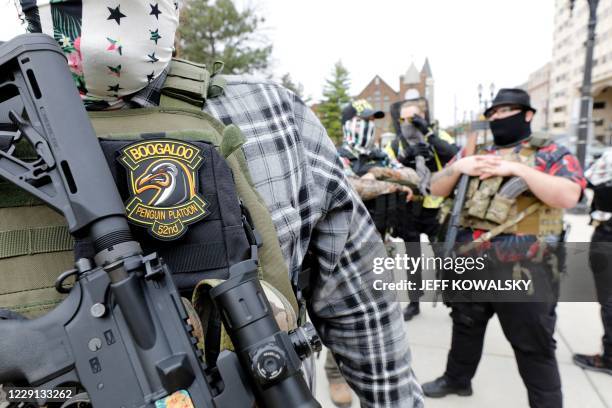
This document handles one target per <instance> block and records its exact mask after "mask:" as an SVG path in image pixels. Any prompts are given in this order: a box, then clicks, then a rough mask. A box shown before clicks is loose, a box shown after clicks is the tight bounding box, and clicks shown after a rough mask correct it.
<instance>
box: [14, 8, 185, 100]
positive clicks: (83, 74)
mask: <svg viewBox="0 0 612 408" xmlns="http://www.w3.org/2000/svg"><path fill="white" fill-rule="evenodd" d="M20 3H21V7H22V11H23V14H24V16H25V19H26V21H27V23H28V31H30V32H43V33H45V34H48V35H51V36H53V37H54V38H55V40H56V41H57V42H58V44H59V45H60V47H61V48H62V50H63V51H64V53H65V55H66V58H67V59H68V64H69V65H70V70H71V71H72V76H73V78H74V80H75V82H76V84H77V87H78V88H79V92H80V94H81V97H82V98H83V100H84V102H85V103H86V105H99V108H109V107H110V108H113V107H119V106H121V105H122V104H123V101H122V98H123V97H124V96H126V95H131V94H134V93H136V92H138V91H140V90H141V89H143V88H145V87H146V86H147V85H148V84H149V82H151V81H152V80H153V79H155V78H156V77H157V76H158V75H159V74H160V73H162V72H163V70H164V69H165V68H166V67H167V66H168V64H169V63H170V60H171V59H172V51H173V48H174V36H175V33H176V29H177V27H178V22H179V3H178V0H177V1H172V0H147V1H142V0H110V1H109V0H83V1H74V0H71V1H70V0H64V1H61V0H60V1H58V0H21V1H20Z"/></svg>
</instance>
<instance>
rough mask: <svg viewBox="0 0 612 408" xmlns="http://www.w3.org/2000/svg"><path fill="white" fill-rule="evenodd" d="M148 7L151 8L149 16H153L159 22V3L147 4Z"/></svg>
mask: <svg viewBox="0 0 612 408" xmlns="http://www.w3.org/2000/svg"><path fill="white" fill-rule="evenodd" d="M149 6H151V12H150V13H149V15H150V16H155V18H156V19H158V20H159V15H160V14H162V12H161V11H159V3H155V5H152V4H149Z"/></svg>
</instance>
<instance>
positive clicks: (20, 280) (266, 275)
mask: <svg viewBox="0 0 612 408" xmlns="http://www.w3.org/2000/svg"><path fill="white" fill-rule="evenodd" d="M223 85H224V81H223V79H222V77H220V76H218V75H215V74H213V75H212V76H211V74H210V73H209V72H208V71H207V70H206V69H205V67H204V66H203V65H199V64H194V63H190V62H187V61H181V60H173V61H172V64H171V66H170V71H169V74H168V77H167V80H166V82H165V84H164V85H163V88H162V96H161V101H160V105H159V106H158V107H154V108H142V109H127V110H118V111H108V112H107V111H104V112H91V113H90V118H91V120H92V124H93V127H94V129H95V131H96V134H97V136H98V138H99V139H100V143H101V146H102V150H103V152H104V154H105V156H106V158H107V161H108V163H109V167H110V169H111V172H112V175H113V177H114V178H115V181H116V183H117V186H118V189H119V192H120V194H121V196H122V198H123V199H124V200H125V203H126V214H127V216H128V218H129V220H130V222H131V229H132V232H133V234H134V237H135V238H136V239H137V240H138V241H139V242H140V243H141V245H142V247H143V250H144V251H145V252H151V251H157V252H158V253H159V254H160V255H161V256H162V257H163V258H164V259H165V261H166V262H167V263H168V264H169V266H170V269H171V271H172V272H173V278H174V279H175V282H176V284H177V286H178V287H179V289H182V290H183V293H185V292H187V291H190V290H192V289H193V288H194V287H195V286H196V285H197V284H198V282H200V281H202V280H203V279H206V280H209V281H211V282H212V281H214V280H215V279H223V278H225V277H226V276H227V272H228V269H229V266H231V265H232V264H234V263H236V262H240V261H241V260H243V259H246V258H247V257H248V256H249V254H248V249H249V243H250V242H251V241H252V240H254V239H256V238H257V240H258V241H260V240H262V241H263V245H262V246H261V247H260V248H259V253H258V254H259V264H260V276H261V278H262V279H263V280H264V281H265V282H267V283H269V284H271V286H273V287H274V288H275V289H276V290H277V291H278V292H280V293H281V294H282V298H283V302H284V303H285V305H286V306H288V307H289V308H290V309H293V311H294V312H295V313H296V314H297V313H298V304H297V300H296V297H295V294H294V291H293V288H292V282H291V281H290V279H289V274H288V268H287V265H286V263H285V261H284V258H283V256H282V253H281V249H280V245H279V243H278V238H277V234H276V230H275V227H274V225H273V223H272V219H271V216H270V214H269V212H268V210H267V207H266V205H265V203H264V201H263V200H262V198H261V197H260V196H259V194H258V192H257V190H256V189H255V188H254V186H253V184H252V180H251V177H250V174H249V170H248V167H247V164H246V159H245V157H244V153H243V152H242V149H241V146H242V144H243V143H244V142H245V138H244V136H243V135H242V133H241V132H240V130H239V129H238V128H237V127H236V126H234V125H229V126H225V125H223V124H222V123H221V122H220V121H218V120H217V119H215V118H213V117H212V116H210V115H209V114H207V113H205V112H203V111H202V106H203V105H204V103H205V101H206V99H207V98H212V97H216V96H218V95H220V94H221V93H222V90H223ZM28 154H33V153H32V152H28V150H27V149H25V151H24V152H23V154H22V157H27V155H28ZM92 183H95V180H92ZM168 187H172V188H168ZM249 226H252V227H254V229H255V230H256V231H257V232H258V233H259V234H258V235H257V236H255V234H254V233H253V230H252V229H251V228H250V227H249ZM75 254H76V256H77V257H82V256H92V255H93V254H92V252H91V248H90V243H88V242H84V241H82V240H79V239H77V240H76V245H75V241H74V240H73V238H72V236H71V235H70V233H69V232H68V229H67V227H66V224H65V221H64V219H63V217H61V216H60V215H58V214H56V213H55V212H53V211H52V210H50V209H49V208H47V207H46V206H44V205H41V204H40V202H38V201H37V200H36V199H35V198H33V197H31V196H29V195H28V194H26V193H23V192H21V190H18V189H17V188H16V187H14V186H12V185H10V184H8V183H7V182H5V181H0V279H1V280H2V284H1V285H0V308H5V309H10V310H13V311H16V312H19V313H21V314H23V315H25V316H27V317H35V316H38V315H41V314H43V313H45V312H46V311H48V310H50V309H52V308H54V307H55V305H57V304H58V303H59V302H60V301H61V300H62V295H60V294H59V293H57V291H56V290H55V288H54V284H55V280H56V278H57V276H58V275H59V274H60V273H61V272H63V271H65V270H67V269H71V268H72V267H73V263H74V258H75ZM273 303H274V302H273Z"/></svg>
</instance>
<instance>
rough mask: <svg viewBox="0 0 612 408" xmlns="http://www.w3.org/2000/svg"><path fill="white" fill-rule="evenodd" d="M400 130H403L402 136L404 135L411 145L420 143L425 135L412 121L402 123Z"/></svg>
mask: <svg viewBox="0 0 612 408" xmlns="http://www.w3.org/2000/svg"><path fill="white" fill-rule="evenodd" d="M400 130H401V132H402V136H404V138H405V139H406V141H407V142H408V143H409V144H411V145H413V144H417V143H419V142H420V141H421V138H422V137H423V135H422V134H421V132H420V131H419V130H418V129H417V128H416V127H414V125H413V124H411V123H406V124H404V125H402V126H401V128H400Z"/></svg>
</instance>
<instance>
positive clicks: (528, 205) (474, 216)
mask: <svg viewBox="0 0 612 408" xmlns="http://www.w3.org/2000/svg"><path fill="white" fill-rule="evenodd" d="M537 141H538V140H537V139H535V140H534V141H533V142H532V143H530V145H528V146H525V147H523V148H521V149H520V150H519V151H518V152H511V153H509V154H507V155H505V156H504V157H503V158H504V159H505V160H510V161H517V162H521V163H524V164H526V165H528V166H530V167H533V166H535V155H536V152H537V150H538V148H539V147H541V145H540V146H538V145H536V144H535V143H537ZM483 153H484V150H480V151H479V152H477V153H476V154H483ZM510 179H511V178H510V177H499V176H498V177H490V178H488V179H485V180H480V179H479V178H478V177H471V178H470V182H469V185H468V190H467V194H466V202H465V205H464V208H463V212H462V215H461V220H460V222H461V226H462V227H463V228H470V229H479V230H485V231H489V230H493V229H494V228H496V227H498V226H500V225H502V224H504V223H506V225H508V227H507V228H505V229H504V230H503V232H502V233H506V234H507V233H511V234H527V235H537V236H546V235H559V234H561V233H562V232H563V210H562V209H559V208H552V207H550V206H548V205H546V204H544V203H543V202H541V201H540V200H538V199H537V197H535V196H534V195H533V194H532V193H531V192H530V191H529V190H528V189H526V190H525V191H523V192H520V195H518V196H516V197H514V196H507V195H505V194H503V193H502V192H501V191H500V190H502V187H503V186H504V185H505V184H506V183H507V182H508V181H509V180H510ZM536 204H537V205H536ZM525 214H526V215H525ZM513 220H516V222H513ZM502 228H503V227H502Z"/></svg>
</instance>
